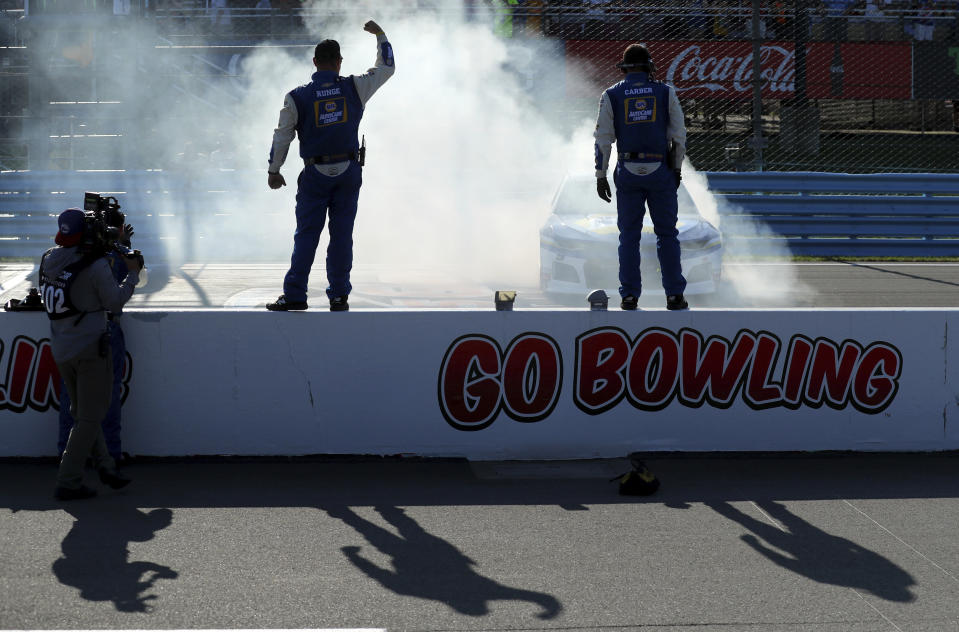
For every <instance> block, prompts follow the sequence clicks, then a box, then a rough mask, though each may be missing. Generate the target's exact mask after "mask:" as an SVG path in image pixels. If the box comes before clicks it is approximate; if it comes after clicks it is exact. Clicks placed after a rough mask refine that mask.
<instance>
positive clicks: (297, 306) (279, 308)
mask: <svg viewBox="0 0 959 632" xmlns="http://www.w3.org/2000/svg"><path fill="white" fill-rule="evenodd" d="M266 308H267V309H268V310H270V311H271V312H289V311H293V310H301V309H307V308H308V305H307V304H306V301H288V300H286V296H285V295H283V294H280V298H278V299H276V301H275V302H273V303H267V304H266Z"/></svg>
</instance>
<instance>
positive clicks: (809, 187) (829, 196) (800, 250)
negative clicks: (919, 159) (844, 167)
mask: <svg viewBox="0 0 959 632" xmlns="http://www.w3.org/2000/svg"><path fill="white" fill-rule="evenodd" d="M706 176H707V180H708V182H709V188H710V190H711V191H712V192H713V193H714V194H716V196H717V201H718V202H719V209H718V210H719V213H720V215H721V216H722V217H721V229H722V232H723V235H724V239H725V241H726V243H727V244H728V245H729V246H731V248H732V249H739V250H744V251H748V252H753V253H762V252H763V251H764V250H767V251H769V250H771V249H775V250H774V252H776V253H777V254H782V253H784V252H786V248H784V246H787V247H788V251H789V252H791V253H792V254H793V255H808V256H828V257H844V256H865V257H877V256H883V257H890V256H900V257H955V256H959V174H946V173H912V174H908V173H869V174H848V173H818V172H816V173H813V172H808V173H797V172H712V173H707V174H706Z"/></svg>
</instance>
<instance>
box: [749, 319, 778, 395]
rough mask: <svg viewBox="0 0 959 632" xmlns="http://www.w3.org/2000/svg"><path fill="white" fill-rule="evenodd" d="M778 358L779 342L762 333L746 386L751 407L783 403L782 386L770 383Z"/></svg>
mask: <svg viewBox="0 0 959 632" xmlns="http://www.w3.org/2000/svg"><path fill="white" fill-rule="evenodd" d="M778 356H779V340H778V339H777V338H775V337H773V336H771V335H770V334H768V333H766V332H763V333H760V334H759V340H758V342H757V344H756V353H755V355H753V361H752V365H751V366H750V371H749V381H748V384H747V386H746V398H747V399H746V403H748V404H749V405H750V406H751V407H753V408H770V407H772V406H776V405H778V404H780V403H782V396H783V389H782V386H780V385H779V384H776V383H770V381H769V374H770V373H771V372H772V370H773V368H774V367H775V366H776V358H777V357H778Z"/></svg>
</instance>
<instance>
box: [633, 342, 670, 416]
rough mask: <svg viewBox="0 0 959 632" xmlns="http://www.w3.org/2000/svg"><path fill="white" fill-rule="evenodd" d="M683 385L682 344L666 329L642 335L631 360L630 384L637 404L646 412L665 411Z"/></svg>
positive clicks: (634, 401) (634, 402)
mask: <svg viewBox="0 0 959 632" xmlns="http://www.w3.org/2000/svg"><path fill="white" fill-rule="evenodd" d="M678 382H679V343H678V342H677V341H676V338H675V337H674V335H673V334H672V333H670V332H668V331H664V330H662V329H655V328H653V329H647V330H646V331H644V332H643V333H642V334H640V336H639V339H638V340H637V341H636V345H635V346H634V347H633V353H632V355H631V357H630V360H629V367H628V369H627V374H626V384H627V385H628V387H629V396H630V399H631V400H632V402H633V405H634V406H636V407H637V408H640V409H642V410H660V409H662V408H665V407H666V406H667V405H668V404H669V402H670V400H671V399H672V398H673V394H674V393H675V389H676V385H677V383H678Z"/></svg>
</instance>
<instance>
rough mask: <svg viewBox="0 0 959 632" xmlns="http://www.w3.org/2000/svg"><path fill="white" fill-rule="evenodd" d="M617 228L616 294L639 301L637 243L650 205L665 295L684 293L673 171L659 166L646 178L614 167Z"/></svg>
mask: <svg viewBox="0 0 959 632" xmlns="http://www.w3.org/2000/svg"><path fill="white" fill-rule="evenodd" d="M613 181H614V182H615V183H616V211H617V220H616V225H617V226H618V227H619V284H620V287H619V294H620V296H630V295H632V296H635V297H637V298H639V296H640V295H641V294H642V291H643V282H642V278H641V275H640V270H639V263H640V254H639V241H640V238H641V237H642V235H643V216H644V215H645V214H646V205H647V203H648V204H649V216H650V218H651V219H652V220H653V230H654V232H655V233H656V254H657V256H658V257H659V268H660V270H661V272H662V280H663V289H664V290H666V295H667V296H669V295H672V294H682V293H683V292H684V291H685V290H686V279H685V278H683V266H682V263H681V262H680V251H679V238H678V237H677V236H678V235H679V231H678V230H677V229H676V221H677V215H678V213H679V203H678V201H677V198H676V180H675V176H674V175H673V172H672V171H670V170H669V169H667V168H666V164H665V163H662V164H660V166H659V168H658V169H657V170H656V171H653V172H652V173H650V174H648V175H645V176H637V175H634V174H632V173H630V172H629V171H627V170H626V169H624V168H623V166H622V165H621V164H617V165H616V170H615V171H614V172H613Z"/></svg>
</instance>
